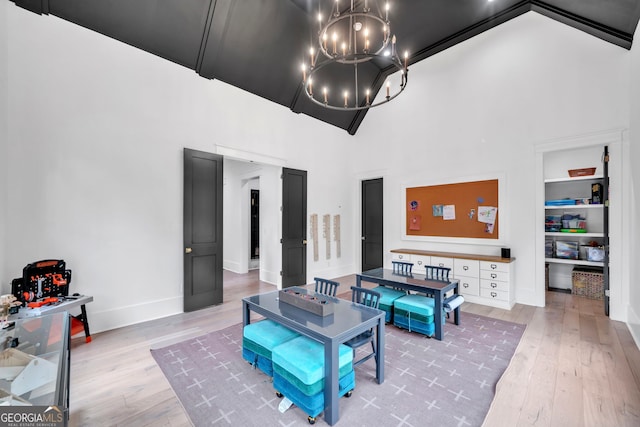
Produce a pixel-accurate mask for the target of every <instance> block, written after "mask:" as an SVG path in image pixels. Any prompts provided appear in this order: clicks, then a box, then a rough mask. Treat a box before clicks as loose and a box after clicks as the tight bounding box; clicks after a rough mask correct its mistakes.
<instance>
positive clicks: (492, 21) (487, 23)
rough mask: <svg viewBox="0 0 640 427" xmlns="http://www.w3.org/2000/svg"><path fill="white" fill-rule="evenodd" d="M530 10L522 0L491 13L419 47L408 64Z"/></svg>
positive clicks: (525, 0)
mask: <svg viewBox="0 0 640 427" xmlns="http://www.w3.org/2000/svg"><path fill="white" fill-rule="evenodd" d="M530 10H531V5H530V2H529V0H523V1H521V2H519V3H517V4H515V5H513V6H512V7H510V8H508V9H505V10H503V11H501V12H499V13H496V14H494V15H492V16H491V17H490V18H487V19H483V20H482V21H479V22H477V23H475V24H473V25H471V26H469V27H466V28H464V29H462V30H460V31H458V32H456V33H454V34H451V35H450V36H448V37H445V38H444V39H442V40H439V41H437V42H436V43H433V44H431V45H429V46H426V47H424V48H422V49H420V50H419V51H417V52H416V53H415V54H414V55H412V56H411V57H410V58H409V64H413V63H415V62H418V61H421V60H423V59H426V58H428V57H430V56H433V55H435V54H436V53H439V52H442V51H443V50H446V49H449V48H450V47H452V46H455V45H456V44H458V43H461V42H463V41H465V40H468V39H470V38H472V37H475V36H477V35H478V34H480V33H483V32H485V31H487V30H490V29H492V28H494V27H496V26H498V25H500V24H503V23H505V22H507V21H508V20H510V19H513V18H515V17H517V16H520V15H522V14H524V13H526V12H529V11H530Z"/></svg>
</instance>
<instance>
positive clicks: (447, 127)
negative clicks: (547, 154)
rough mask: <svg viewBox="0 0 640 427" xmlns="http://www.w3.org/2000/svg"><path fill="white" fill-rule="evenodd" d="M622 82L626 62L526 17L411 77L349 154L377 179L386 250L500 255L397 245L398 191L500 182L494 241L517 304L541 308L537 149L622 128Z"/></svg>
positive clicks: (478, 249) (574, 33) (571, 32)
mask: <svg viewBox="0 0 640 427" xmlns="http://www.w3.org/2000/svg"><path fill="white" fill-rule="evenodd" d="M629 72H630V70H629V52H628V51H626V50H624V49H622V48H619V47H617V46H613V45H611V44H608V43H604V42H602V41H601V40H599V39H597V38H594V37H591V36H589V35H587V34H585V33H583V32H580V31H578V30H575V29H573V28H571V27H568V26H566V25H563V24H560V23H558V22H555V21H553V20H551V19H548V18H546V17H543V16H541V15H539V14H536V13H533V12H532V13H527V14H525V15H522V16H520V17H518V18H516V19H513V20H511V21H509V22H507V23H505V24H502V25H500V26H499V27H497V28H494V29H493V30H491V31H488V32H485V33H483V34H481V35H479V36H477V37H474V38H473V39H470V40H468V41H466V42H464V43H461V44H459V45H457V46H455V47H453V48H451V49H448V50H446V51H444V52H441V53H439V54H437V55H435V56H433V57H431V58H429V59H428V60H426V61H422V62H421V63H419V64H415V65H413V66H411V67H410V69H409V85H408V86H407V90H405V92H404V93H403V94H402V95H401V96H400V97H398V98H397V100H394V101H393V102H394V104H393V106H389V108H379V109H375V110H372V111H370V112H369V114H368V115H367V118H366V120H365V122H364V123H363V125H362V126H361V128H360V129H359V131H358V135H357V137H356V140H355V142H354V143H353V144H351V151H350V154H351V156H359V153H364V152H367V153H368V156H367V162H366V164H365V163H361V164H360V165H358V166H357V168H358V169H357V170H356V171H355V173H356V174H357V173H366V172H367V171H375V170H383V173H384V179H385V211H384V215H385V236H384V238H385V249H386V250H390V249H393V248H399V247H407V248H424V249H430V250H447V251H448V250H452V251H460V252H472V253H486V254H492V255H498V254H499V247H500V246H490V245H477V246H467V245H464V246H463V245H457V244H445V243H430V242H422V243H420V242H414V241H406V240H402V239H401V235H402V231H401V227H402V224H403V222H402V210H403V208H404V197H403V191H402V190H403V185H406V184H417V183H420V182H422V183H424V184H425V185H428V184H432V183H437V182H448V181H452V180H457V179H460V178H465V177H475V176H482V175H486V174H496V175H502V176H504V180H505V185H506V198H505V200H501V201H500V209H501V211H500V215H501V217H500V218H501V221H502V223H501V228H500V233H501V237H502V238H503V239H504V241H505V243H506V246H509V247H511V254H512V256H515V257H516V258H517V260H516V264H515V269H516V300H517V301H518V302H521V303H525V304H532V305H536V304H537V305H540V304H541V303H542V302H543V301H544V275H541V276H540V277H538V278H537V280H536V279H534V278H536V275H537V272H536V265H535V262H534V260H535V258H536V252H535V245H534V242H535V237H536V232H535V227H536V217H535V211H536V209H537V208H536V204H535V203H536V202H535V191H536V185H538V182H537V181H538V178H537V177H536V164H535V146H536V144H537V143H539V142H540V141H544V140H547V139H551V138H557V137H561V136H571V135H577V134H584V133H588V132H594V131H599V130H603V129H611V128H620V127H622V128H625V127H628V121H629V102H630V100H629V93H628V92H629V91H628V88H629ZM387 146H391V148H390V149H389V148H386V147H387ZM354 185H356V184H354ZM621 286H622V284H621ZM625 286H628V283H627V284H625Z"/></svg>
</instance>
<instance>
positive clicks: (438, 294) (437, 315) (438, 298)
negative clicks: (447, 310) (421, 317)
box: [433, 290, 444, 341]
mask: <svg viewBox="0 0 640 427" xmlns="http://www.w3.org/2000/svg"><path fill="white" fill-rule="evenodd" d="M433 297H434V300H435V310H434V313H433V314H434V316H433V322H434V323H435V326H436V339H437V340H440V341H442V298H443V297H444V294H443V293H442V291H440V290H436V291H435V292H434V295H433Z"/></svg>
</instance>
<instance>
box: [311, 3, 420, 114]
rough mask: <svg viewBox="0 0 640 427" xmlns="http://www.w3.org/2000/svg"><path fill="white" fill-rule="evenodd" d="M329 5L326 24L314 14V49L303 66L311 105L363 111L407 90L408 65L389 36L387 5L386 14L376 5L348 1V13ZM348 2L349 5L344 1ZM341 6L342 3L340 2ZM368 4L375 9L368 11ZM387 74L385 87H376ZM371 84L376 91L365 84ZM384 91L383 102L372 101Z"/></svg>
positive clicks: (337, 4) (337, 6) (321, 16)
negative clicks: (315, 17) (316, 23)
mask: <svg viewBox="0 0 640 427" xmlns="http://www.w3.org/2000/svg"><path fill="white" fill-rule="evenodd" d="M330 1H332V2H333V4H332V6H331V10H330V12H329V13H327V15H326V16H327V17H328V20H327V21H326V23H324V24H323V22H324V16H323V14H322V13H321V12H320V13H318V25H319V31H318V40H317V42H318V45H317V47H311V48H310V49H309V53H308V55H305V57H308V58H309V61H308V62H306V61H305V62H304V63H303V64H302V80H303V86H304V92H305V94H306V95H307V97H308V98H309V99H310V100H311V101H313V102H314V103H316V104H318V105H321V106H323V107H326V108H330V109H334V110H343V111H354V110H364V109H367V108H372V107H377V106H379V105H382V104H385V103H387V102H389V101H391V100H392V99H394V98H395V97H397V96H398V95H400V93H402V91H403V90H404V88H405V87H406V86H407V77H408V76H407V73H408V68H407V59H408V56H409V54H408V52H405V54H404V61H403V60H401V59H400V56H399V55H398V49H397V46H396V36H395V35H393V34H392V33H391V24H390V22H389V8H390V6H389V3H388V2H386V3H385V7H384V9H381V8H380V7H379V6H378V2H377V1H376V0H364V1H362V0H360V1H358V2H356V0H350V2H351V6H350V7H349V8H348V9H345V10H341V9H340V0H330ZM347 1H349V0H347ZM343 2H344V0H343ZM370 4H371V5H372V6H373V8H372V7H370ZM380 70H386V71H385V74H387V76H388V77H386V81H385V82H384V84H382V82H380V81H374V80H375V79H376V78H377V77H378V76H380ZM370 81H374V88H372V87H369V86H368V85H367V83H366V82H370ZM383 85H384V86H385V92H384V96H382V97H376V98H374V95H375V94H374V89H375V90H376V93H377V91H378V90H380V89H381V88H382V86H383Z"/></svg>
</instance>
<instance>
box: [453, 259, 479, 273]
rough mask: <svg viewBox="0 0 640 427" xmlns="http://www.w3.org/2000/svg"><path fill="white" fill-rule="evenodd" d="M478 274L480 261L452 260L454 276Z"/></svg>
mask: <svg viewBox="0 0 640 427" xmlns="http://www.w3.org/2000/svg"><path fill="white" fill-rule="evenodd" d="M479 274H480V261H477V260H473V259H460V258H456V259H454V260H453V275H454V276H455V277H459V276H467V277H469V276H470V277H478V275H479Z"/></svg>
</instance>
